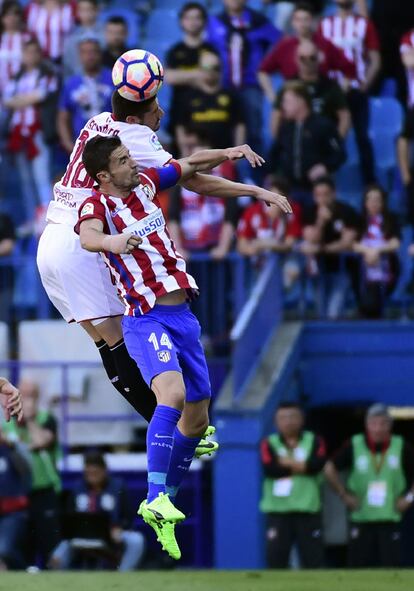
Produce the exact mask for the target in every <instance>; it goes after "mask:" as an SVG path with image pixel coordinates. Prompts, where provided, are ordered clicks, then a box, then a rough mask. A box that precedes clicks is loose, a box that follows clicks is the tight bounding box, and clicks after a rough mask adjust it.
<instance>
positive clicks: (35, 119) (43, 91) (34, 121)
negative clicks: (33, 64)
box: [3, 68, 57, 135]
mask: <svg viewBox="0 0 414 591" xmlns="http://www.w3.org/2000/svg"><path fill="white" fill-rule="evenodd" d="M55 90H57V80H56V78H55V77H54V76H50V75H47V74H44V73H42V71H41V70H40V69H39V68H36V69H35V70H31V71H29V72H24V73H23V74H22V75H21V76H18V77H17V78H14V79H12V80H10V81H9V83H8V84H7V86H6V88H5V90H4V95H3V96H4V99H5V100H9V99H11V98H13V96H16V95H18V94H29V93H32V92H34V91H36V92H37V93H38V96H39V99H40V100H43V99H44V98H46V96H47V95H48V94H49V93H50V92H54V91H55ZM18 125H19V126H20V127H21V128H22V132H23V135H25V133H24V131H25V130H29V128H32V127H33V126H40V119H39V108H38V106H37V105H32V106H29V107H24V108H22V109H15V110H14V111H13V115H12V118H11V122H10V128H11V129H13V128H14V127H17V126H18Z"/></svg>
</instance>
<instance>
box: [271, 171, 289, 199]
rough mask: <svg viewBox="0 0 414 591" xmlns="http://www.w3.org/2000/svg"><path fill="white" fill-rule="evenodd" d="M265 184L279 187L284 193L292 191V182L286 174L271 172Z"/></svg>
mask: <svg viewBox="0 0 414 591" xmlns="http://www.w3.org/2000/svg"><path fill="white" fill-rule="evenodd" d="M265 184H266V186H267V187H268V188H270V187H277V188H278V189H280V191H281V193H283V195H289V193H290V183H289V181H288V180H287V178H286V177H284V176H279V175H277V174H270V175H269V176H268V177H266V181H265Z"/></svg>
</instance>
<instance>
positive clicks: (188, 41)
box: [184, 32, 203, 47]
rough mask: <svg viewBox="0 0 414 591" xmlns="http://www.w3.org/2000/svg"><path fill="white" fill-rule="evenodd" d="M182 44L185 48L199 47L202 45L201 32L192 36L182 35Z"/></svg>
mask: <svg viewBox="0 0 414 591" xmlns="http://www.w3.org/2000/svg"><path fill="white" fill-rule="evenodd" d="M184 43H185V45H187V47H200V45H201V44H202V43H203V33H202V32H201V33H197V34H194V35H192V34H190V33H186V34H185V35H184Z"/></svg>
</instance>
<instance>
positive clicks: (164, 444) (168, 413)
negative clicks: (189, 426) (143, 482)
mask: <svg viewBox="0 0 414 591" xmlns="http://www.w3.org/2000/svg"><path fill="white" fill-rule="evenodd" d="M180 416H181V412H180V411H179V410H177V409H175V408H171V407H170V406H164V405H163V404H159V405H158V406H157V407H156V409H155V411H154V414H153V416H152V419H151V421H150V424H149V425H148V430H147V462H148V502H149V503H150V502H151V501H153V500H154V499H155V498H156V497H157V496H158V494H159V493H160V492H165V480H166V476H167V471H168V466H169V463H170V456H171V450H172V447H173V438H174V430H175V428H176V425H177V423H178V421H179V419H180Z"/></svg>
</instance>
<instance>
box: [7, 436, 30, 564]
mask: <svg viewBox="0 0 414 591" xmlns="http://www.w3.org/2000/svg"><path fill="white" fill-rule="evenodd" d="M30 475H31V468H30V456H29V454H28V452H27V450H26V449H25V447H24V446H23V445H22V444H21V443H19V442H18V441H15V440H14V439H13V438H12V437H9V436H7V433H6V432H5V431H4V429H3V426H2V425H0V572H1V571H4V570H8V569H11V570H12V569H16V570H17V569H23V568H25V566H26V562H25V557H24V549H25V543H26V539H27V531H28V506H29V498H28V494H29V490H30Z"/></svg>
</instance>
